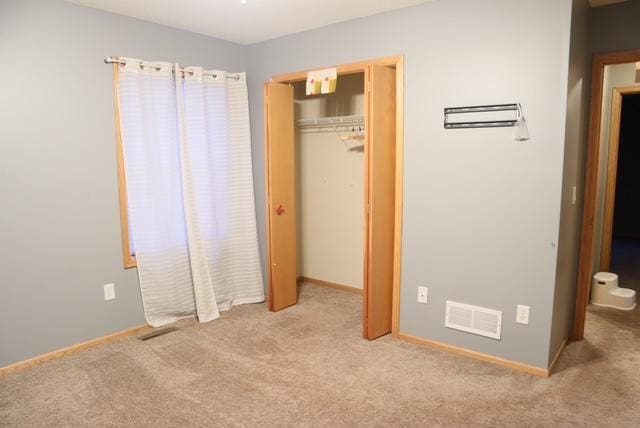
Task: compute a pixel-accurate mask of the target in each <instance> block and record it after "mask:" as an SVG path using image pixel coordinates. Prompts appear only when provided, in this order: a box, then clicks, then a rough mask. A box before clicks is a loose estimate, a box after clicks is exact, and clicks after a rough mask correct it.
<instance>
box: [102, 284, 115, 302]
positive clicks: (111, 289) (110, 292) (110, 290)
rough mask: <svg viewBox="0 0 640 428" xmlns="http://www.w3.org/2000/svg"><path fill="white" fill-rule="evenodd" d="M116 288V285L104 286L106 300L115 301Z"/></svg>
mask: <svg viewBox="0 0 640 428" xmlns="http://www.w3.org/2000/svg"><path fill="white" fill-rule="evenodd" d="M115 287H116V286H115V285H114V284H105V285H104V300H113V299H115V298H116V288H115Z"/></svg>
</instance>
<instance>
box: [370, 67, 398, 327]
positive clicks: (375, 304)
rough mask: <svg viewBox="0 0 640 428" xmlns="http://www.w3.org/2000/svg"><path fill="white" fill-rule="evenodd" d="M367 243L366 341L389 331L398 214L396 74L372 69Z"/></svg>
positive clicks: (382, 69) (392, 71) (390, 71)
mask: <svg viewBox="0 0 640 428" xmlns="http://www.w3.org/2000/svg"><path fill="white" fill-rule="evenodd" d="M365 74H366V75H365V79H366V80H367V94H366V97H365V100H366V109H367V120H366V132H367V144H366V146H365V154H366V159H367V162H366V195H365V198H366V205H367V210H366V213H367V215H366V242H365V269H364V270H365V272H364V286H365V293H364V314H365V316H364V321H363V330H364V337H365V338H366V339H375V338H377V337H380V336H383V335H385V334H387V333H390V332H391V317H392V305H393V250H394V224H395V222H394V215H395V164H396V159H395V153H396V73H395V69H393V68H390V67H383V66H376V65H372V66H370V67H368V69H367V71H366V73H365Z"/></svg>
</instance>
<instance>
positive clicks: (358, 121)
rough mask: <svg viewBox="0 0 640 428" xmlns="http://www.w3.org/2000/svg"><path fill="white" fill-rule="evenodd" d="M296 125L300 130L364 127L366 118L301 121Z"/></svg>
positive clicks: (326, 118)
mask: <svg viewBox="0 0 640 428" xmlns="http://www.w3.org/2000/svg"><path fill="white" fill-rule="evenodd" d="M296 125H297V126H298V128H300V129H310V128H334V127H338V126H364V116H363V115H353V116H335V117H318V118H313V119H299V120H297V121H296Z"/></svg>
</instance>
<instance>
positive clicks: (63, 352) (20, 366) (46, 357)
mask: <svg viewBox="0 0 640 428" xmlns="http://www.w3.org/2000/svg"><path fill="white" fill-rule="evenodd" d="M149 330H151V327H149V326H148V325H142V326H138V327H133V328H130V329H127V330H122V331H119V332H116V333H113V334H109V335H107V336H103V337H99V338H97V339H92V340H89V341H87V342H82V343H78V344H76V345H72V346H69V347H67V348H62V349H58V350H57V351H53V352H49V353H47V354H43V355H38V356H37V357H33V358H29V359H28V360H24V361H19V362H17V363H14V364H11V365H8V366H5V367H0V378H2V377H4V376H7V375H9V374H12V373H17V372H20V371H23V370H26V369H29V368H32V367H36V366H39V365H41V364H44V363H46V362H48V361H52V360H57V359H58V358H62V357H66V356H67V355H71V354H76V353H78V352H82V351H85V350H87V349H91V348H95V347H96V346H100V345H105V344H107V343H111V342H115V341H117V340H121V339H124V338H127V337H129V336H134V335H136V334H140V333H145V332H147V331H149Z"/></svg>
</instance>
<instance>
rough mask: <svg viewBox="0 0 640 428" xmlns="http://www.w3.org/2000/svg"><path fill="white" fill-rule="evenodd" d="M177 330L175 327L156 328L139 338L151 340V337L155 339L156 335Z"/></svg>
mask: <svg viewBox="0 0 640 428" xmlns="http://www.w3.org/2000/svg"><path fill="white" fill-rule="evenodd" d="M176 330H177V328H175V327H164V328H156V329H154V330H153V331H152V332H150V333H147V334H143V335H142V336H139V337H138V339H140V340H149V339H153V338H154V337H158V336H162V335H163V334H167V333H171V332H172V331H176Z"/></svg>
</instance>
